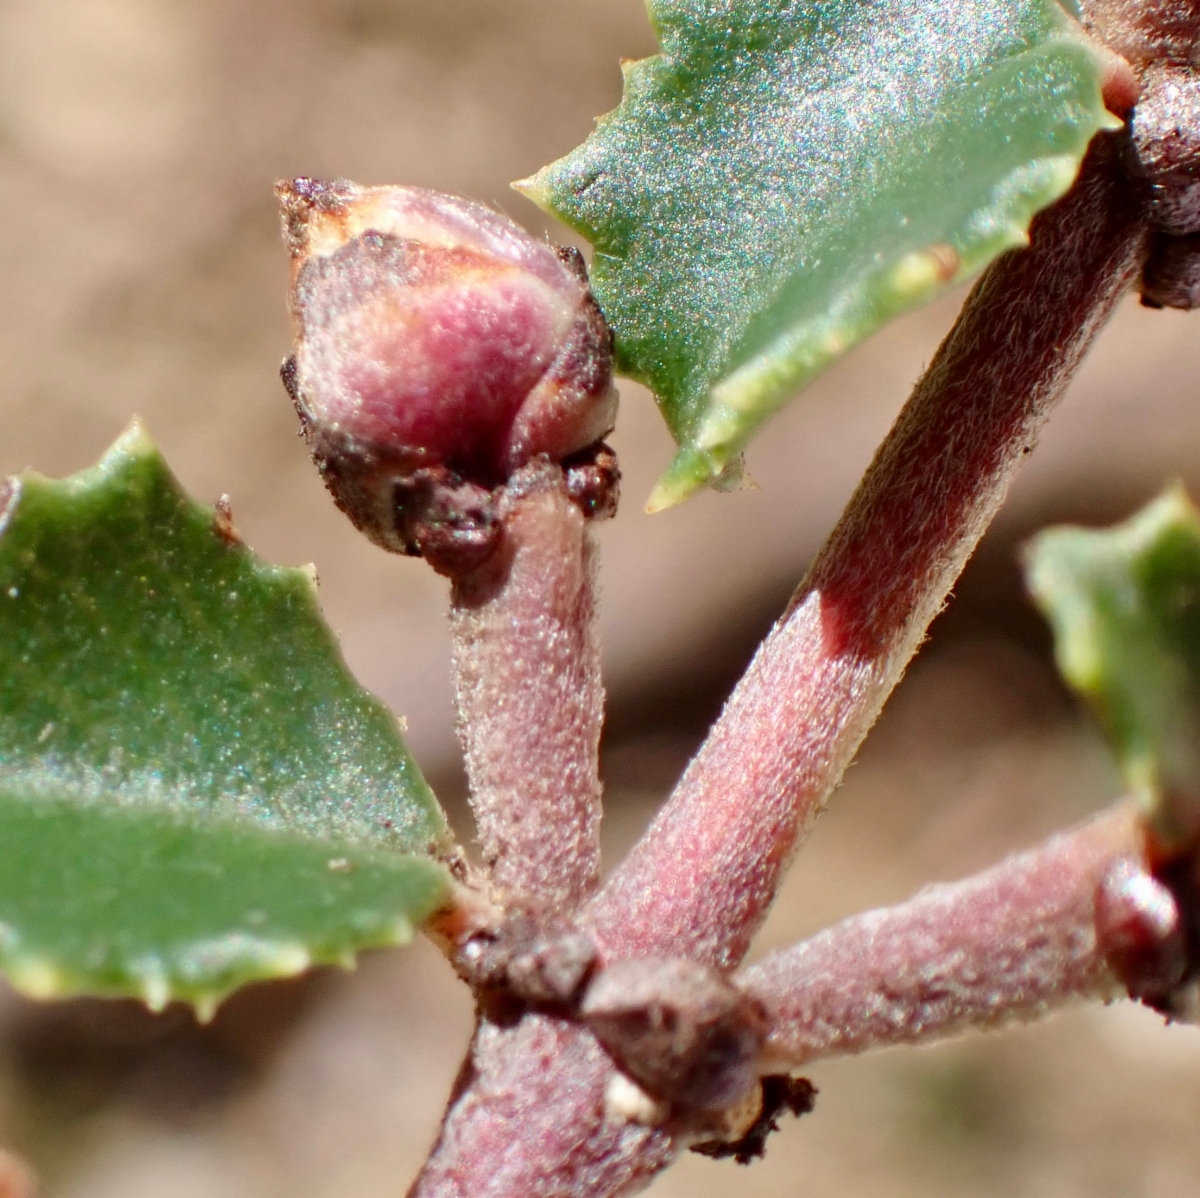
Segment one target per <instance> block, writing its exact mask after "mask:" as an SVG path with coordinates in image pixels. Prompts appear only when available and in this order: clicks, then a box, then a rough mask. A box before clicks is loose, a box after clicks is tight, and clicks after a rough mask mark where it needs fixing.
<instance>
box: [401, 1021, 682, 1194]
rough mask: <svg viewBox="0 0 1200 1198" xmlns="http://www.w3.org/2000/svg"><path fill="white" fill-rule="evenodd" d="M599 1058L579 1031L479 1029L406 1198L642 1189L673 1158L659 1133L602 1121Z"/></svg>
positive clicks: (527, 1026) (552, 1025) (608, 1071)
mask: <svg viewBox="0 0 1200 1198" xmlns="http://www.w3.org/2000/svg"><path fill="white" fill-rule="evenodd" d="M613 1075H614V1073H613V1067H612V1063H611V1061H610V1060H609V1058H608V1056H607V1054H606V1053H605V1052H604V1050H603V1049H602V1048H601V1047H600V1046H599V1044H597V1042H596V1040H595V1039H594V1038H593V1037H592V1035H591V1034H590V1033H589V1032H588V1031H587V1030H586V1029H584V1028H582V1027H580V1026H578V1025H575V1024H570V1023H566V1022H563V1021H560V1020H556V1019H552V1018H550V1017H548V1016H545V1015H526V1016H525V1018H524V1019H522V1020H521V1021H520V1022H519V1023H517V1024H515V1025H514V1026H511V1027H507V1028H501V1027H497V1026H496V1025H495V1024H493V1023H489V1022H487V1021H486V1020H485V1021H484V1022H483V1023H482V1024H481V1025H480V1028H479V1030H478V1031H477V1032H476V1035H475V1039H474V1041H473V1043H472V1045H471V1056H470V1059H469V1061H468V1063H467V1065H466V1066H465V1067H464V1071H463V1075H462V1076H461V1077H460V1079H459V1087H458V1093H457V1094H456V1096H455V1097H454V1098H453V1099H452V1100H451V1106H450V1110H449V1111H448V1113H447V1117H446V1120H445V1122H444V1123H443V1125H442V1133H441V1137H440V1138H439V1140H438V1143H437V1146H436V1147H435V1149H434V1151H433V1154H432V1156H431V1158H430V1161H429V1163H428V1164H427V1165H426V1167H425V1170H424V1171H423V1172H422V1174H421V1176H420V1177H419V1178H418V1179H417V1181H416V1182H415V1183H414V1185H413V1188H412V1190H411V1191H410V1195H409V1198H563V1196H564V1195H568V1194H569V1195H570V1196H571V1198H611V1196H612V1195H616V1194H624V1193H632V1192H635V1191H637V1190H639V1189H642V1188H643V1187H644V1186H646V1185H648V1184H649V1182H650V1180H651V1179H652V1178H653V1177H654V1175H655V1174H656V1173H658V1172H659V1171H660V1170H661V1169H663V1168H664V1167H665V1166H666V1165H668V1164H669V1163H670V1162H671V1160H672V1158H673V1156H674V1153H675V1146H674V1141H673V1138H672V1136H671V1135H670V1134H669V1132H668V1131H665V1130H660V1129H656V1128H649V1127H643V1126H640V1125H638V1124H636V1123H629V1122H627V1121H626V1120H625V1119H623V1118H621V1117H619V1116H617V1115H615V1114H611V1113H609V1112H608V1110H607V1109H606V1102H605V1090H606V1086H607V1083H608V1081H609V1079H611V1078H612V1077H613Z"/></svg>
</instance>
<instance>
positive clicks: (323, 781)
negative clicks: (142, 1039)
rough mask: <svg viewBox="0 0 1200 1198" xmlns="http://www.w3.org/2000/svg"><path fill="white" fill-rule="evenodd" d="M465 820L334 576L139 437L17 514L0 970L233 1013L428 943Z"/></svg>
mask: <svg viewBox="0 0 1200 1198" xmlns="http://www.w3.org/2000/svg"><path fill="white" fill-rule="evenodd" d="M448 845H449V839H448V832H447V827H446V824H445V820H444V818H443V816H442V814H441V811H440V809H439V808H438V806H437V803H436V801H435V800H434V798H433V795H432V794H431V792H430V791H429V789H428V787H427V786H426V784H425V782H424V780H423V779H422V778H421V776H420V773H419V772H418V770H417V768H416V766H415V765H414V763H413V762H412V760H411V758H410V757H409V756H408V753H407V752H406V750H405V748H404V745H403V742H402V741H401V739H400V734H399V730H398V728H397V726H396V721H395V718H394V717H393V716H392V715H391V714H390V713H389V712H388V711H387V709H386V708H385V707H384V706H383V704H381V703H380V702H379V701H378V700H376V699H375V698H373V697H372V696H370V695H368V694H367V693H366V692H365V691H363V690H362V689H361V688H360V687H359V686H358V685H357V683H355V681H354V680H353V678H352V677H351V676H350V674H349V672H348V671H347V669H346V667H345V664H344V663H343V661H342V659H341V656H340V654H339V652H338V649H337V645H336V643H335V641H334V639H333V636H332V634H331V633H330V632H329V630H328V628H327V627H326V625H325V624H324V622H323V620H322V618H321V615H320V612H319V609H318V606H317V600H316V590H315V585H314V581H313V578H312V576H311V574H310V573H308V572H306V571H304V570H295V569H282V568H279V567H274V566H268V565H264V564H262V563H260V562H258V561H257V560H256V559H255V558H254V556H253V554H252V553H251V552H250V550H249V549H248V548H247V547H246V546H245V545H243V544H242V543H241V542H240V541H239V540H238V539H237V537H236V535H235V534H234V533H233V531H232V528H231V527H230V525H229V521H228V517H227V515H226V514H224V513H222V512H219V511H217V510H214V509H213V508H207V507H202V506H200V505H199V504H196V503H193V502H192V501H191V500H190V499H188V498H187V496H186V495H184V494H183V492H182V491H181V489H180V488H179V485H178V484H177V483H176V481H175V480H174V478H173V477H172V476H171V474H170V471H169V470H168V468H167V466H166V463H165V462H164V461H163V459H162V457H161V455H160V454H159V453H158V451H157V450H156V449H155V448H154V446H153V445H152V444H151V443H150V441H149V440H148V439H147V437H146V436H145V434H144V432H143V431H142V430H141V428H140V427H139V426H137V425H136V424H135V425H134V426H133V427H132V428H131V429H130V430H129V431H128V432H127V433H126V434H125V435H124V436H123V437H122V438H121V439H120V440H119V441H118V442H117V443H116V445H115V446H114V447H113V448H112V449H111V450H110V451H109V452H108V454H107V455H106V456H105V458H104V459H103V461H101V463H100V464H99V465H98V466H96V467H94V468H92V469H90V470H86V471H84V472H83V473H81V474H78V475H75V476H74V477H72V478H68V479H64V480H62V481H52V480H49V479H45V478H42V477H41V476H39V475H36V474H26V475H23V476H21V477H19V478H17V479H14V480H12V481H11V482H10V484H9V486H8V488H7V493H6V495H0V968H2V969H3V970H4V972H5V973H6V974H7V975H8V976H9V977H10V978H11V979H12V981H13V982H14V983H15V984H16V985H17V986H18V987H20V988H22V989H24V990H26V991H28V992H29V993H32V994H37V995H41V996H46V995H58V994H69V993H100V994H136V995H140V996H142V997H144V998H145V999H146V1000H147V1001H148V1002H150V1003H151V1004H152V1005H154V1006H161V1005H162V1003H164V1002H165V1001H167V1000H168V999H169V998H186V999H191V1000H193V1001H194V1002H196V1003H197V1005H198V1006H199V1007H201V1008H202V1009H212V1007H213V1006H214V1004H215V1003H216V1002H217V1001H219V999H220V998H221V997H222V996H223V995H225V994H226V993H228V992H229V991H230V990H231V989H233V988H235V987H236V986H238V985H239V984H241V983H243V982H246V981H249V980H252V979H255V978H263V977H272V976H279V975H283V974H291V973H295V972H297V971H299V970H301V969H303V968H304V967H305V966H307V965H308V964H310V963H313V962H322V961H343V962H344V961H347V960H349V959H350V958H351V957H352V955H353V952H354V951H355V950H356V949H359V948H363V947H366V946H370V945H380V944H391V943H397V942H403V941H405V940H407V939H408V938H409V937H410V936H411V933H412V928H413V925H414V924H415V923H419V922H420V921H422V920H424V919H425V918H427V917H428V916H429V915H430V914H431V913H432V912H433V911H434V910H435V909H436V908H437V907H438V906H439V905H440V904H442V903H443V902H444V901H445V899H446V896H447V894H448V878H447V874H446V871H445V869H444V867H443V866H442V865H441V864H439V863H438V862H437V861H436V860H434V859H433V857H434V856H436V854H438V853H440V852H443V851H445V850H446V849H447V848H448Z"/></svg>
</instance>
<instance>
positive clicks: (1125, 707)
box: [1026, 487, 1200, 844]
mask: <svg viewBox="0 0 1200 1198" xmlns="http://www.w3.org/2000/svg"><path fill="white" fill-rule="evenodd" d="M1026 576H1027V580H1028V583H1029V588H1030V590H1031V591H1032V593H1033V595H1034V598H1035V599H1036V600H1037V602H1038V604H1039V606H1040V607H1041V608H1042V611H1043V612H1044V613H1045V614H1046V616H1047V618H1048V619H1049V620H1050V623H1051V624H1052V625H1053V628H1054V637H1055V655H1056V657H1057V659H1058V665H1059V669H1060V670H1061V671H1062V673H1063V676H1064V677H1065V678H1066V679H1067V681H1068V682H1069V683H1070V684H1071V686H1072V687H1074V688H1075V689H1076V690H1077V691H1078V692H1079V693H1080V694H1081V695H1083V696H1084V698H1085V699H1087V700H1088V702H1089V703H1090V704H1091V705H1092V707H1093V708H1094V709H1095V711H1096V713H1097V715H1098V716H1099V718H1100V721H1101V723H1102V725H1103V726H1104V729H1105V731H1106V732H1107V734H1108V736H1109V739H1110V740H1111V742H1112V744H1113V746H1114V748H1115V750H1116V753H1117V756H1118V758H1119V759H1120V762H1121V766H1122V769H1123V771H1124V773H1125V777H1126V780H1127V782H1128V783H1129V786H1130V787H1131V788H1132V790H1133V792H1134V794H1135V795H1136V796H1137V797H1138V799H1139V800H1140V802H1141V803H1142V806H1143V810H1144V811H1145V813H1146V815H1147V817H1148V818H1149V819H1150V821H1151V823H1152V825H1153V826H1154V827H1155V828H1156V830H1157V831H1158V833H1159V835H1160V836H1161V837H1162V838H1163V839H1164V840H1165V841H1166V842H1167V843H1168V844H1182V843H1185V842H1188V841H1190V840H1192V839H1193V838H1194V837H1195V836H1196V835H1197V834H1200V514H1198V513H1197V511H1196V509H1195V508H1194V507H1193V506H1192V504H1191V502H1190V501H1189V500H1188V498H1187V496H1186V495H1185V494H1184V493H1183V491H1182V489H1180V488H1178V487H1176V488H1173V489H1172V490H1170V491H1168V492H1167V493H1166V494H1165V495H1163V496H1162V497H1161V498H1160V499H1158V500H1156V501H1155V502H1154V503H1152V504H1150V505H1149V506H1148V507H1146V508H1144V509H1143V510H1142V511H1141V512H1139V513H1138V514H1137V515H1136V516H1134V517H1133V518H1132V519H1131V520H1129V521H1127V522H1126V523H1124V524H1119V525H1117V526H1116V527H1115V528H1111V529H1102V530H1094V529H1084V528H1055V529H1050V530H1049V531H1047V532H1044V533H1042V534H1041V535H1040V536H1038V537H1036V538H1035V539H1034V541H1033V542H1032V543H1031V545H1030V547H1029V551H1028V556H1027V562H1026Z"/></svg>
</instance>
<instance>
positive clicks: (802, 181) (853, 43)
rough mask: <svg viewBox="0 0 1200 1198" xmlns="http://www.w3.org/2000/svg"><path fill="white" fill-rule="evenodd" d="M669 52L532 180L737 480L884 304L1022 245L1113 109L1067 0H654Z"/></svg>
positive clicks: (689, 470)
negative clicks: (755, 446) (581, 239)
mask: <svg viewBox="0 0 1200 1198" xmlns="http://www.w3.org/2000/svg"><path fill="white" fill-rule="evenodd" d="M649 7H650V16H651V19H652V21H653V23H654V25H655V28H656V30H657V32H658V35H659V40H660V42H661V45H662V53H661V54H660V55H657V56H655V57H653V58H649V59H646V60H644V61H642V62H638V63H634V64H632V65H631V66H628V67H627V68H626V74H625V96H624V99H623V101H622V103H621V106H620V107H619V108H618V109H617V110H616V111H615V112H614V113H611V114H609V115H608V116H607V117H604V118H601V120H600V121H599V122H598V124H597V127H596V130H595V132H594V133H593V134H592V136H591V137H590V138H589V139H588V140H587V141H586V142H585V143H584V144H583V145H582V146H580V147H579V148H578V149H576V150H575V151H573V152H572V153H571V154H568V155H567V156H566V157H565V158H563V159H561V160H560V161H558V162H556V163H553V164H552V165H550V166H548V167H546V168H544V169H543V170H542V171H541V172H540V173H539V174H538V175H537V176H535V177H534V178H533V179H532V180H528V181H526V182H525V183H523V184H518V185H517V186H518V187H519V188H521V189H522V190H525V191H526V193H527V194H529V195H530V196H531V198H532V199H534V200H535V202H537V203H539V204H541V205H542V206H543V207H545V208H546V209H547V210H548V211H550V212H551V213H553V214H554V215H555V216H558V217H560V218H561V219H562V220H564V221H565V222H566V223H567V224H569V225H571V226H572V227H573V228H575V229H576V230H578V231H579V232H580V233H582V234H583V235H584V236H585V237H587V238H588V239H589V240H590V241H591V242H592V244H593V245H594V246H595V250H596V253H595V259H594V263H593V268H592V279H593V287H594V290H595V293H596V296H597V299H598V300H599V303H600V306H601V308H602V309H603V310H604V313H605V315H606V316H607V318H608V320H609V322H610V323H611V325H612V327H613V330H614V332H615V334H616V343H617V358H618V364H619V367H620V369H622V370H623V371H624V372H625V373H626V374H629V375H631V376H632V377H634V378H636V379H639V380H641V381H642V382H645V383H646V384H647V385H648V386H650V387H651V388H652V389H653V390H654V392H655V393H656V395H657V396H658V400H659V404H660V406H661V408H662V410H663V413H664V415H665V417H666V419H667V422H668V424H669V425H670V427H671V430H672V432H673V433H674V435H675V438H676V440H677V441H678V443H679V446H680V451H679V454H678V456H677V457H676V459H675V462H674V464H673V465H672V466H671V468H670V470H669V471H668V473H667V474H666V475H665V477H664V478H663V479H662V481H661V482H660V483H659V487H658V489H657V490H656V492H655V494H654V496H653V497H652V499H651V503H650V506H651V509H656V508H660V507H665V506H668V505H670V504H671V503H675V502H678V501H679V500H681V499H683V498H684V497H686V496H687V495H688V494H689V493H690V492H692V491H693V490H695V489H696V488H697V487H700V486H703V485H704V484H705V483H709V482H713V481H718V482H719V481H722V480H724V481H729V476H730V474H731V473H733V472H736V470H737V468H738V463H739V458H738V455H739V454H740V451H741V450H742V448H743V447H744V445H745V444H746V442H747V440H748V439H749V438H750V436H751V434H752V433H753V432H754V431H755V429H756V428H757V427H758V426H759V424H761V423H762V421H763V420H765V419H766V418H767V417H768V416H769V415H771V414H772V413H773V412H774V411H776V410H777V409H778V408H779V407H780V406H781V405H782V404H783V403H785V402H786V401H787V400H788V399H790V398H791V397H792V396H793V395H794V394H795V393H796V392H797V391H798V390H799V389H800V388H801V387H802V386H804V385H805V384H807V383H808V382H809V381H811V380H812V379H813V378H814V377H815V376H816V375H817V374H818V373H819V372H820V371H821V370H823V369H824V368H825V367H826V366H828V365H829V363H830V362H831V361H832V360H833V359H834V358H836V357H837V356H838V355H839V354H841V353H843V352H844V351H845V350H847V349H849V348H850V347H851V346H852V345H854V344H855V343H856V342H858V341H860V340H862V339H863V338H864V337H866V336H867V335H868V334H870V333H871V332H873V331H874V330H875V329H877V328H878V327H879V326H880V325H882V324H883V323H885V322H886V321H888V320H890V319H892V318H893V317H895V316H897V315H899V314H900V313H902V312H904V311H907V310H908V309H910V308H913V307H915V306H916V305H919V304H923V303H926V302H927V301H929V300H931V299H933V298H934V297H935V296H936V295H938V294H939V293H941V292H942V291H944V290H945V289H946V288H947V287H949V286H951V285H952V284H954V283H957V282H959V281H960V280H962V279H964V278H966V277H967V276H969V275H971V274H972V273H974V272H975V271H977V270H979V269H980V268H981V267H982V266H984V265H985V264H986V263H987V262H989V261H990V260H991V259H992V258H994V257H995V256H996V255H997V254H999V253H1001V252H1002V251H1003V250H1005V249H1008V248H1009V247H1011V246H1015V245H1019V244H1022V242H1023V241H1024V240H1025V239H1026V230H1027V228H1028V226H1029V221H1030V219H1031V217H1032V215H1033V214H1034V213H1035V212H1036V211H1037V210H1038V209H1039V208H1042V207H1044V206H1045V205H1046V204H1048V203H1050V202H1051V201H1052V200H1054V199H1056V198H1057V197H1058V196H1059V195H1061V194H1062V193H1063V192H1064V191H1065V190H1066V189H1067V188H1068V187H1069V186H1070V184H1071V182H1072V180H1073V179H1074V177H1075V174H1076V171H1077V169H1078V166H1079V162H1080V160H1081V158H1082V155H1083V153H1084V150H1085V149H1086V147H1087V144H1088V142H1089V141H1090V139H1091V137H1092V135H1093V134H1094V133H1095V132H1096V131H1097V130H1098V129H1109V128H1115V127H1118V126H1119V124H1120V122H1118V121H1117V120H1116V118H1114V117H1112V116H1111V115H1110V114H1108V113H1107V112H1106V111H1105V109H1104V106H1103V103H1102V101H1101V96H1100V82H1099V80H1100V73H1101V67H1100V65H1099V60H1098V57H1097V53H1096V52H1095V51H1094V50H1093V49H1092V48H1091V46H1090V44H1088V43H1085V41H1084V40H1083V38H1082V34H1081V32H1080V30H1079V27H1078V26H1077V25H1076V24H1075V23H1074V22H1073V21H1072V20H1071V19H1070V18H1069V17H1068V16H1067V14H1066V13H1065V12H1064V11H1063V9H1062V8H1060V7H1059V5H1058V4H1056V3H1055V2H1054V0H954V2H953V3H947V2H946V0H884V2H880V0H873V2H872V0H737V2H736V3H731V2H730V0H650V5H649Z"/></svg>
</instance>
